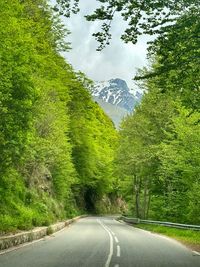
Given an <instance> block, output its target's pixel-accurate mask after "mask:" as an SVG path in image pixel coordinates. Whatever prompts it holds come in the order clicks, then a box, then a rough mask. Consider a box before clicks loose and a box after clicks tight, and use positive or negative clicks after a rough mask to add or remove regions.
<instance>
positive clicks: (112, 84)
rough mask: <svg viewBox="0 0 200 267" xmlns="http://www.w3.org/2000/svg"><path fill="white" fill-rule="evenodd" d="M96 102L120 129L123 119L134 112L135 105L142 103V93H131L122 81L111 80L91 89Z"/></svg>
mask: <svg viewBox="0 0 200 267" xmlns="http://www.w3.org/2000/svg"><path fill="white" fill-rule="evenodd" d="M90 91H91V93H92V96H93V98H94V100H95V101H96V102H98V103H99V105H100V106H101V107H102V108H103V109H104V111H105V112H106V113H107V115H108V116H109V117H110V118H111V119H112V120H113V122H114V123H115V125H116V126H117V127H118V126H119V124H120V122H121V120H122V118H123V117H124V116H126V115H127V114H128V113H130V112H132V111H133V109H134V107H135V105H136V104H137V103H139V102H140V101H141V98H142V94H143V93H142V91H140V90H136V91H133V92H132V91H131V90H130V89H129V88H128V86H127V84H126V82H125V81H124V80H122V79H119V78H117V79H111V80H109V81H104V82H96V83H95V85H94V87H93V88H90Z"/></svg>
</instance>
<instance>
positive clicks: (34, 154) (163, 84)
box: [0, 0, 200, 242]
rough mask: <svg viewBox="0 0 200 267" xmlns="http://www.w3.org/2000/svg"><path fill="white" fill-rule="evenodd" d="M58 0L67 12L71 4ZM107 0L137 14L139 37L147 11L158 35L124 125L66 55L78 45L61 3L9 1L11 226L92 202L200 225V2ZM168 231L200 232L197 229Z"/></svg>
mask: <svg viewBox="0 0 200 267" xmlns="http://www.w3.org/2000/svg"><path fill="white" fill-rule="evenodd" d="M57 2H58V7H59V4H60V5H61V6H60V8H61V10H60V13H62V9H65V8H66V9H67V7H68V8H70V7H71V6H70V5H68V4H69V3H70V0H62V1H57ZM72 2H74V4H75V6H74V8H75V9H76V7H77V2H78V1H72ZM101 2H102V4H103V5H104V4H106V2H109V3H110V5H108V9H109V8H116V7H117V11H119V12H121V11H123V10H126V11H127V12H128V13H127V14H126V12H125V13H123V14H124V16H125V18H127V19H128V18H129V15H130V12H132V13H131V14H132V15H131V17H132V21H131V22H130V23H132V24H130V26H131V25H132V27H131V28H130V29H128V30H127V31H126V33H127V34H126V35H125V36H124V38H123V39H124V40H125V41H132V42H133V43H135V42H136V40H137V38H136V37H137V36H135V35H140V34H141V32H140V31H137V30H138V29H137V27H139V26H138V22H139V20H140V19H141V15H142V14H144V11H145V12H146V13H147V15H148V16H150V18H149V19H150V20H149V24H146V23H143V24H141V25H140V26H141V29H143V31H142V32H143V33H145V31H147V32H146V33H151V34H155V33H156V34H157V38H156V40H155V41H154V42H152V43H151V45H150V46H149V54H148V57H149V62H150V63H149V67H148V68H144V69H142V70H139V71H138V74H137V77H136V78H135V79H136V80H137V83H138V86H140V87H141V88H142V89H144V90H145V94H144V97H143V99H142V102H141V104H140V105H138V106H137V107H136V109H135V110H134V112H133V113H132V114H130V115H129V116H127V117H126V118H124V120H123V122H122V124H121V127H120V131H119V132H117V131H116V129H115V127H114V125H113V123H112V121H111V120H110V119H109V118H108V117H107V116H106V114H105V113H104V112H103V110H102V109H101V108H100V107H99V106H98V104H97V103H95V102H94V101H93V100H92V98H91V95H90V93H89V90H88V88H89V87H90V86H91V81H90V80H88V79H87V77H85V75H84V74H82V73H76V72H75V71H74V70H73V68H72V66H71V65H70V64H68V63H67V60H65V59H64V58H63V57H62V56H61V54H60V52H62V51H66V50H69V49H70V47H69V46H70V45H69V44H68V42H67V41H66V40H67V36H68V30H67V29H65V28H64V27H63V25H62V23H61V21H60V19H59V14H58V13H59V8H57V12H58V13H55V12H53V11H52V9H51V8H50V7H49V6H48V1H45V0H37V1H33V0H26V1H21V0H12V1H0V39H1V42H0V234H4V233H6V232H9V231H16V230H18V229H20V230H24V229H30V228H32V227H34V226H40V225H50V224H51V223H52V222H55V221H59V220H62V219H65V218H69V217H72V216H75V215H78V214H81V213H84V212H91V213H104V214H105V213H119V212H121V211H125V212H129V213H131V214H132V215H134V216H136V217H138V218H144V219H148V218H151V219H154V220H165V221H166V220H168V221H172V222H178V223H191V224H200V68H199V65H200V50H199V35H200V32H199V29H200V20H199V18H200V9H199V6H198V2H199V1H195V0H194V1H190V2H188V1H181V3H180V5H179V4H176V3H174V1H164V2H166V6H165V5H164V4H163V3H164V2H163V1H157V2H156V4H155V1H148V4H147V5H145V4H144V5H143V4H141V1H135V2H138V3H136V5H135V6H133V5H128V6H127V4H130V2H132V1H101ZM111 2H112V3H111ZM163 5H164V6H163ZM102 8H103V7H102ZM166 8H167V9H169V14H170V12H172V14H174V17H173V18H174V19H173V20H172V21H171V23H170V17H169V16H170V15H169V16H168V15H167V14H166V16H168V17H166V19H167V20H166V21H164V22H167V23H166V25H165V26H164V24H162V21H160V24H159V25H157V24H156V21H155V14H154V13H155V12H157V14H160V12H161V11H163V12H165V10H166ZM109 10H110V9H109ZM109 10H108V11H109ZM55 11H56V9H55ZM65 11H66V10H65ZM75 11H76V10H75ZM77 11H78V10H77ZM114 13H115V12H113V13H112V12H111V13H109V12H108V13H107V11H105V10H104V11H102V10H101V9H99V11H98V12H97V13H96V15H95V16H93V17H92V16H91V17H88V19H89V20H95V19H101V20H105V19H108V20H112V16H111V14H114ZM56 14H57V15H56ZM107 16H109V17H107ZM148 16H146V17H145V18H146V19H148ZM163 16H164V14H163V15H162V14H161V18H160V19H161V20H162V18H164V17H163ZM134 18H135V20H134ZM168 19H169V20H168ZM164 22H163V23H164ZM109 25H111V24H109ZM157 26H158V27H160V28H159V30H157V31H156V29H155V28H156V27H157ZM106 29H107V30H106ZM103 30H104V31H105V34H103V33H102V35H98V34H97V35H96V37H97V39H98V36H99V37H100V40H99V41H100V42H101V41H102V42H104V39H107V37H106V36H107V34H108V33H109V29H108V28H106V25H105V24H104V27H103ZM101 37H102V38H103V39H102V38H101ZM131 37H132V38H131ZM103 46H104V44H103V43H102V47H103ZM145 227H146V226H145ZM148 227H150V226H148ZM155 230H156V229H155ZM158 231H164V230H162V229H161V228H158ZM166 233H167V234H168V233H169V234H170V235H177V236H179V237H180V238H183V239H184V238H185V240H188V241H190V237H189V235H191V241H192V242H193V241H194V242H199V235H198V234H197V232H195V233H193V232H190V231H188V232H187V231H185V230H184V231H183V232H182V230H180V231H179V230H174V229H172V230H169V229H167V228H166ZM195 240H196V241H195Z"/></svg>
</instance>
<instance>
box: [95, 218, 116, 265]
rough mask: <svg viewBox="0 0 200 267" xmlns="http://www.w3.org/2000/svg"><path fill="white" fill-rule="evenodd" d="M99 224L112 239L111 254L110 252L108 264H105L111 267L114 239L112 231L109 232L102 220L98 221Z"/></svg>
mask: <svg viewBox="0 0 200 267" xmlns="http://www.w3.org/2000/svg"><path fill="white" fill-rule="evenodd" d="M97 222H98V223H99V224H100V225H101V226H102V227H103V229H104V230H105V231H106V232H107V233H108V235H109V237H110V252H109V255H108V259H107V261H106V264H105V267H109V266H110V262H111V259H112V256H113V237H112V235H111V233H110V231H109V230H108V228H107V227H106V226H105V225H104V224H103V223H102V222H101V221H100V220H98V219H97Z"/></svg>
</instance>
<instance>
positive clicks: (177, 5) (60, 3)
mask: <svg viewBox="0 0 200 267" xmlns="http://www.w3.org/2000/svg"><path fill="white" fill-rule="evenodd" d="M56 2H57V5H56V7H55V10H56V11H57V12H59V13H60V14H62V15H63V14H64V15H66V16H67V17H69V16H70V14H71V13H77V12H78V11H79V9H78V2H79V0H75V1H74V0H57V1H56ZM97 2H101V6H99V7H98V8H96V10H95V11H94V12H93V14H91V15H87V16H86V18H87V20H89V21H96V20H100V21H101V22H102V26H101V30H100V31H99V32H97V33H94V34H93V35H94V36H95V38H96V40H97V41H98V42H99V48H98V50H101V49H103V48H104V47H105V46H106V45H108V44H109V43H110V39H111V23H112V21H113V19H114V17H115V16H116V15H117V14H120V15H121V17H122V18H123V20H125V21H126V22H127V28H126V29H125V32H124V34H122V36H121V39H122V40H124V41H125V42H126V43H127V42H132V43H136V42H137V40H138V37H139V36H140V35H142V34H148V35H155V34H157V35H165V34H166V32H167V31H168V28H173V26H174V24H175V22H176V21H177V19H178V18H179V17H180V16H182V15H183V14H184V13H185V12H187V11H195V12H196V11H197V12H199V5H200V4H199V1H198V0H190V1H186V0H183V1H173V0H165V1H162V0H157V1H154V0H149V1H139V0H135V1H133V0H120V1H119V0H112V1H110V0H97ZM197 20H198V17H197ZM185 32H186V31H185ZM195 38H198V37H197V36H196V37H195ZM175 39H176V38H175ZM175 39H174V42H175ZM197 40H198V39H197Z"/></svg>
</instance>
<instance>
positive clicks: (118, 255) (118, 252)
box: [117, 245, 120, 257]
mask: <svg viewBox="0 0 200 267" xmlns="http://www.w3.org/2000/svg"><path fill="white" fill-rule="evenodd" d="M117 257H120V246H119V245H118V246H117Z"/></svg>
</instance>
